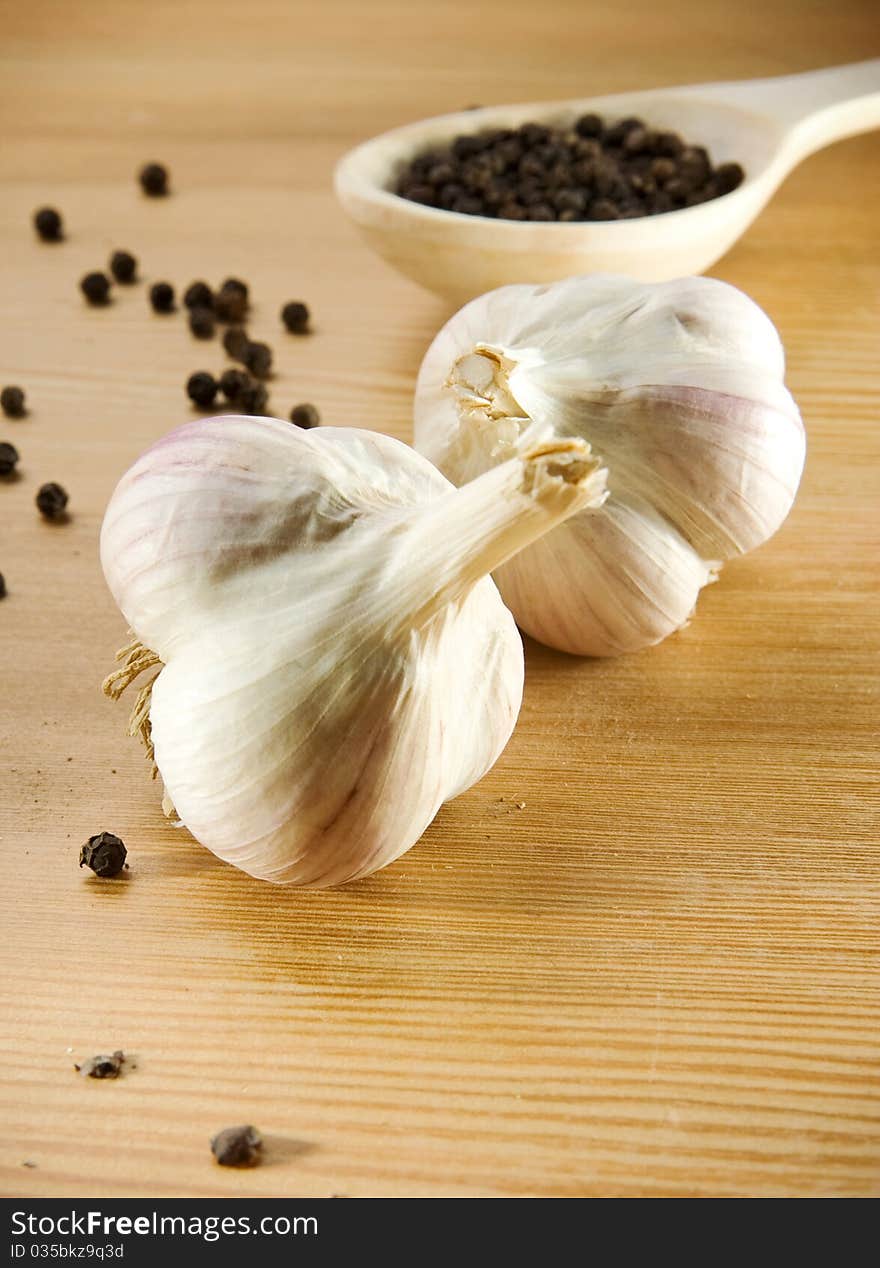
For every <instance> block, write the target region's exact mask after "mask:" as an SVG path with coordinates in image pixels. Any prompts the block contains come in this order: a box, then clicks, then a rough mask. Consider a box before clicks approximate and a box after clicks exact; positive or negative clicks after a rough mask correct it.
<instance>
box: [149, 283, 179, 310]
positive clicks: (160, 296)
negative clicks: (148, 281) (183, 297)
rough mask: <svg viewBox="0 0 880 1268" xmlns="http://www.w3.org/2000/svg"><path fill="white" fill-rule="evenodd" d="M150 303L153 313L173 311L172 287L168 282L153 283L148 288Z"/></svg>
mask: <svg viewBox="0 0 880 1268" xmlns="http://www.w3.org/2000/svg"><path fill="white" fill-rule="evenodd" d="M150 303H151V304H152V306H153V312H154V313H170V312H173V311H174V287H173V286H172V285H171V283H170V282H154V283H153V285H152V286H151V287H150Z"/></svg>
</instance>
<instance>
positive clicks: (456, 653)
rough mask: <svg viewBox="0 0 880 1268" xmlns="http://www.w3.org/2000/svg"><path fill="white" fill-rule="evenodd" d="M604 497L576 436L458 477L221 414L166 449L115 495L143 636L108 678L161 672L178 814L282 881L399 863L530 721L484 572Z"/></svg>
mask: <svg viewBox="0 0 880 1268" xmlns="http://www.w3.org/2000/svg"><path fill="white" fill-rule="evenodd" d="M603 496H604V472H603V471H602V470H601V469H600V467H599V464H598V462H597V461H596V460H595V459H593V458H592V457H591V456H590V453H589V446H587V445H585V444H584V443H583V442H581V441H577V440H572V441H558V442H554V443H551V444H548V445H545V446H539V447H533V449H532V450H531V451H530V452H527V453H524V454H523V455H522V456H514V458H513V459H512V461H511V462H509V463H506V464H502V465H500V466H498V467H495V468H494V469H493V470H492V471H491V472H489V473H487V474H486V475H484V476H483V478H482V479H480V480H477V481H474V482H473V483H472V484H470V485H468V487H467V488H465V489H455V488H454V487H453V486H452V485H450V484H449V482H448V481H447V480H445V479H444V477H443V476H442V475H440V474H439V473H438V472H437V471H436V470H435V469H434V468H433V467H432V466H431V465H430V463H428V462H427V461H426V460H425V459H424V458H422V457H420V456H419V455H418V454H417V453H415V452H414V451H413V450H411V449H409V448H408V447H407V446H406V445H403V444H402V443H400V442H399V441H396V440H392V439H390V438H389V437H386V436H379V435H375V434H373V433H370V432H366V431H358V430H349V429H343V428H320V429H315V430H312V431H303V430H301V429H299V428H297V427H292V426H291V425H290V424H289V423H284V422H280V421H278V420H277V419H266V418H251V417H225V418H215V419H206V420H200V421H197V422H192V423H189V424H187V425H185V426H183V427H180V428H178V429H177V430H176V431H174V432H172V433H171V434H170V435H169V436H167V437H165V438H164V439H163V440H160V441H159V442H158V444H156V445H154V446H153V447H152V448H151V449H150V450H148V451H147V453H145V454H144V455H143V456H142V457H141V458H140V459H139V460H138V461H137V462H136V463H135V464H134V466H133V467H132V468H131V469H130V470H129V471H128V472H127V474H126V475H125V476H123V478H122V480H121V481H120V483H119V485H118V486H117V488H116V490H115V492H114V494H113V497H112V499H111V502H110V505H109V507H108V509H107V513H106V516H105V518H104V524H103V527H102V531H101V560H102V564H103V568H104V573H105V576H106V578H107V582H108V584H109V586H110V589H111V591H112V593H113V596H114V598H115V599H116V602H117V603H118V604H119V607H120V608H121V610H122V612H123V614H124V615H125V617H126V618H127V620H128V622H129V624H130V625H131V627H132V630H133V632H134V634H135V639H134V641H133V642H132V643H131V644H130V645H129V647H127V648H125V649H123V652H122V653H121V657H122V659H123V662H124V663H123V665H122V668H121V669H120V670H119V671H117V673H116V674H114V675H111V678H110V679H108V682H107V684H105V690H107V691H108V694H111V695H114V696H115V695H118V694H119V693H120V692H121V691H122V690H123V689H124V688H125V687H126V686H127V685H128V684H129V683H130V682H131V681H133V680H134V678H135V677H136V676H137V675H138V674H139V673H140V672H141V671H143V670H148V669H151V668H156V667H158V673H157V674H156V675H155V676H154V678H153V679H152V680H151V681H150V682H148V684H147V686H146V687H145V688H143V689H142V691H141V694H140V696H139V697H138V701H137V704H136V706H135V712H134V715H133V718H132V728H131V729H132V732H133V733H134V732H140V733H141V735H142V736H143V738H144V739H145V741H146V742H147V744H148V750H149V752H150V755H151V756H153V757H154V761H155V766H156V767H157V768H158V772H159V774H161V776H162V780H163V781H164V784H165V788H166V797H167V799H168V800H169V805H168V812H169V813H176V815H177V816H178V817H179V819H180V820H181V821H182V822H183V823H184V824H185V825H186V827H187V828H189V830H190V832H192V834H193V836H195V837H196V838H197V839H198V840H199V841H201V842H202V843H203V844H204V845H206V846H208V848H209V849H211V850H213V852H214V853H215V854H217V855H219V856H220V858H223V859H226V860H227V861H228V862H230V863H233V864H235V865H236V866H237V867H240V868H243V869H244V870H245V871H247V872H249V873H250V874H251V875H253V876H257V877H262V878H264V879H266V880H270V881H276V882H284V883H292V884H299V885H313V886H328V885H335V884H339V883H341V882H343V881H347V880H351V879H352V878H354V877H359V876H365V875H368V874H369V873H370V872H374V871H376V870H377V869H378V868H380V867H383V866H384V865H385V864H387V863H390V862H391V861H392V860H393V859H395V858H397V857H398V855H400V854H402V853H403V852H404V851H405V850H407V849H409V847H410V846H411V845H412V844H413V843H414V842H415V841H416V840H417V839H418V837H419V836H420V835H421V833H422V832H423V831H424V829H425V827H426V826H427V825H428V824H429V823H430V821H431V820H432V819H433V817H434V815H435V814H436V812H437V810H438V808H439V807H440V805H441V804H442V803H443V802H445V801H447V800H449V799H450V798H452V797H455V796H456V795H457V794H458V793H460V792H462V791H463V790H464V789H466V788H468V787H469V786H470V785H471V784H473V783H474V782H475V781H476V780H478V779H479V778H480V777H481V776H482V775H483V774H484V773H485V772H486V771H487V770H488V769H489V767H490V766H491V765H492V764H493V763H494V762H495V760H496V759H497V757H498V755H499V754H500V752H501V750H502V749H503V748H504V746H505V744H506V743H507V740H508V738H509V736H510V733H511V731H512V729H513V725H514V722H515V720H516V716H517V713H518V711H519V706H520V699H521V693H522V678H523V658H522V644H521V640H520V637H519V634H518V633H517V631H516V627H515V625H514V623H513V620H512V618H511V616H510V614H509V612H508V611H507V609H506V608H505V607H504V605H503V603H502V601H501V599H500V597H499V595H498V591H497V589H496V588H495V586H494V584H493V582H492V581H491V579H490V578H489V576H488V573H489V572H490V571H491V570H492V569H494V568H496V567H498V566H499V565H500V564H501V563H502V562H503V561H504V560H505V559H507V558H508V557H509V556H510V555H511V554H513V553H514V552H515V551H517V550H519V549H521V548H522V547H523V546H526V545H528V544H529V543H531V542H532V541H534V540H535V539H536V538H537V537H538V536H540V534H541V533H544V532H546V531H548V529H551V528H553V527H554V526H555V525H556V524H558V523H560V522H561V521H562V520H563V519H565V518H566V516H568V515H571V514H573V513H575V512H576V511H577V510H579V509H580V508H582V507H584V506H586V505H589V504H591V503H595V502H598V501H601V499H602V497H603ZM171 803H173V807H174V810H173V811H172V809H171Z"/></svg>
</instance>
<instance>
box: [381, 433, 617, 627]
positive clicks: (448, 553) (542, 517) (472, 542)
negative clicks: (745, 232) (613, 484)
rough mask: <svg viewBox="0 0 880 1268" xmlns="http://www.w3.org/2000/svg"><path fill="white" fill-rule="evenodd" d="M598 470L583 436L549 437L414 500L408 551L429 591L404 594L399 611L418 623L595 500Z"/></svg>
mask: <svg viewBox="0 0 880 1268" xmlns="http://www.w3.org/2000/svg"><path fill="white" fill-rule="evenodd" d="M606 476H607V472H606V471H605V469H604V467H603V466H602V463H601V460H600V459H599V458H597V457H596V456H595V454H593V453H591V451H590V446H589V445H588V444H587V443H586V441H583V440H579V439H553V440H550V441H547V442H546V443H544V444H540V445H536V446H535V447H533V448H532V449H530V450H528V451H527V452H526V453H524V454H521V455H519V456H518V457H516V458H512V459H510V460H509V461H508V462H505V463H502V464H501V465H500V466H498V467H493V468H492V469H490V470H489V471H486V472H484V473H483V475H480V476H478V477H477V478H476V479H475V480H472V481H471V482H470V483H469V484H464V485H462V486H461V488H460V489H456V490H455V491H454V492H452V493H448V494H446V495H445V496H444V497H441V498H438V499H437V500H436V501H435V502H432V503H431V504H430V505H429V506H427V507H420V508H419V510H418V521H417V528H416V537H417V540H418V538H421V544H420V545H419V546H418V547H417V548H414V550H413V558H416V559H419V560H420V561H421V565H420V566H421V569H422V573H423V580H422V586H423V587H424V586H425V585H429V586H430V595H429V596H428V597H427V598H426V599H425V600H423V602H421V603H416V602H414V601H413V598H411V597H410V596H404V598H405V599H406V602H404V603H403V604H402V610H403V611H404V612H406V613H407V619H408V620H409V621H411V622H412V624H413V625H415V626H419V625H421V624H423V623H424V622H425V621H427V620H429V619H430V618H431V617H432V616H433V615H435V614H436V613H437V612H439V611H440V610H441V609H442V608H443V607H445V605H447V604H448V603H450V602H454V601H455V600H456V599H457V598H458V597H460V596H463V595H464V594H466V593H467V592H468V591H469V590H470V589H471V587H472V586H474V585H475V584H476V582H477V581H479V579H480V578H481V577H485V576H486V575H487V574H488V573H490V572H494V571H495V569H496V568H499V567H500V566H501V565H502V564H503V563H504V562H505V561H506V560H507V559H510V557H511V556H512V555H514V554H516V553H517V551H520V550H522V549H523V548H524V547H525V546H528V545H529V544H530V543H531V542H533V541H536V540H537V538H539V537H541V536H543V534H544V533H546V532H547V531H548V530H549V529H551V528H553V526H554V525H556V524H561V523H562V521H563V520H566V519H568V518H569V516H571V515H573V514H574V513H575V512H577V511H579V510H585V509H587V508H590V507H593V508H595V507H598V506H601V505H602V503H603V502H604V500H605V497H606V487H605V480H606ZM426 560H429V561H430V563H431V567H430V568H428V567H426V566H425V561H426ZM417 584H418V583H416V587H417ZM416 593H417V588H416ZM410 614H413V615H410Z"/></svg>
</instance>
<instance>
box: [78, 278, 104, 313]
mask: <svg viewBox="0 0 880 1268" xmlns="http://www.w3.org/2000/svg"><path fill="white" fill-rule="evenodd" d="M79 289H80V290H81V291H82V293H83V295H85V297H86V299H87V300H88V301H89V303H90V304H95V305H96V306H98V305H101V304H106V303H107V300H108V299H109V298H110V278H109V277H108V276H107V274H106V273H86V275H85V277H84V278H83V279H82V281H81V282H80V284H79Z"/></svg>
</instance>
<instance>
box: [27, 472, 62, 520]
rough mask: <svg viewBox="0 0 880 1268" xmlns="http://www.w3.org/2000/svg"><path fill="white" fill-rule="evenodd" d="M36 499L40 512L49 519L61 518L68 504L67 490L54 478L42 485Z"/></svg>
mask: <svg viewBox="0 0 880 1268" xmlns="http://www.w3.org/2000/svg"><path fill="white" fill-rule="evenodd" d="M35 501H36V503H37V508H38V509H39V512H40V514H41V515H42V516H44V517H45V518H46V519H47V520H60V519H61V518H62V517H63V515H64V510H65V507H66V506H67V491H66V490H65V489H63V488H62V487H61V485H60V484H56V483H55V481H54V480H53V481H51V482H50V483H49V484H43V485H41V486H40V488H39V490H38V491H37V496H36V499H35Z"/></svg>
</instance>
